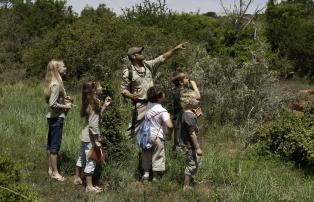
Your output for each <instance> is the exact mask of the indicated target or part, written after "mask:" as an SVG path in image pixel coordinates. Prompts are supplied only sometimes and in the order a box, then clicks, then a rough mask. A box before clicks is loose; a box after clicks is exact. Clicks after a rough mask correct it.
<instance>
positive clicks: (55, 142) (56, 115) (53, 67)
mask: <svg viewBox="0 0 314 202" xmlns="http://www.w3.org/2000/svg"><path fill="white" fill-rule="evenodd" d="M65 73H66V67H65V66H64V63H63V61H60V60H51V61H50V62H49V63H48V65H47V73H46V77H45V81H44V95H45V99H46V102H47V104H48V113H47V115H46V117H47V121H48V127H49V129H48V141H47V152H48V174H49V175H50V177H51V178H53V179H56V180H58V181H64V180H65V178H64V177H63V176H61V175H60V173H59V172H58V165H57V162H58V152H59V150H60V146H61V139H62V129H63V123H64V118H65V116H66V114H67V112H68V111H69V110H70V109H71V102H70V100H72V99H71V98H70V97H69V96H66V92H65V89H64V86H63V81H62V77H61V76H63V75H65Z"/></svg>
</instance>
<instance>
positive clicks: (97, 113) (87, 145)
mask: <svg viewBox="0 0 314 202" xmlns="http://www.w3.org/2000/svg"><path fill="white" fill-rule="evenodd" d="M65 73H66V67H65V65H64V63H63V61H58V60H51V61H50V62H49V63H48V66H47V73H46V77H45V82H44V94H45V98H46V101H47V103H48V105H49V110H48V114H47V116H46V117H47V121H48V126H49V130H48V141H47V153H48V174H49V175H50V177H51V178H53V179H56V180H58V181H64V180H65V178H64V177H63V176H62V175H61V174H60V173H59V172H58V167H57V157H58V152H59V149H60V146H61V139H62V129H63V123H64V118H65V116H66V114H67V113H68V112H69V110H70V109H71V107H72V102H73V100H72V98H71V97H70V96H67V94H66V91H65V89H64V85H63V81H62V76H63V75H64V74H65ZM172 82H173V83H174V84H175V86H176V89H175V91H174V96H173V118H172V119H171V118H170V114H169V113H168V111H167V110H166V109H165V108H164V107H162V105H161V102H162V101H163V100H164V99H165V93H164V92H163V91H162V89H161V88H160V87H159V86H153V87H150V88H149V89H148V91H147V99H148V104H147V107H146V112H145V114H146V116H147V117H149V118H150V121H151V128H150V130H151V140H152V142H153V146H152V148H151V149H148V150H143V151H142V168H143V170H144V174H143V176H142V179H143V180H148V179H149V178H150V171H151V170H152V171H153V178H152V179H153V180H154V181H155V180H157V178H158V176H159V175H160V173H162V172H163V171H165V146H164V140H165V139H166V138H167V136H168V138H170V139H171V134H172V128H174V149H175V150H180V151H184V152H185V155H186V159H187V161H186V167H185V172H184V174H185V177H184V190H187V189H189V185H190V182H191V180H192V179H193V178H194V176H195V174H196V171H197V169H198V167H199V165H200V159H201V155H202V151H201V148H200V144H199V136H198V133H199V131H198V127H197V118H198V116H199V115H200V113H201V112H200V110H199V99H200V93H199V90H198V88H197V86H196V84H195V82H194V81H190V80H189V79H188V76H187V75H186V74H185V73H184V72H183V71H181V70H177V71H176V72H175V73H174V74H173V78H172ZM101 93H102V87H101V85H100V83H99V82H85V83H84V84H83V87H82V104H81V109H80V115H81V117H83V118H85V120H86V121H85V123H84V126H83V128H82V130H81V136H80V139H81V147H80V155H79V158H78V160H77V163H76V175H75V178H74V183H75V184H79V185H81V184H83V180H82V174H83V173H84V175H85V177H86V191H87V192H94V193H99V192H101V191H102V189H101V188H100V187H97V186H94V185H93V183H92V175H93V173H94V171H95V167H96V162H95V161H94V160H91V159H90V158H89V152H90V150H91V149H92V148H100V147H101V144H100V121H101V116H102V114H103V113H104V112H105V111H106V109H107V108H108V106H109V105H110V102H111V98H110V97H109V96H108V97H106V98H105V100H104V101H103V103H102V102H101V101H100V100H99V96H100V95H101ZM165 126H166V127H167V128H168V129H169V130H165ZM167 131H168V134H169V135H166V132H167Z"/></svg>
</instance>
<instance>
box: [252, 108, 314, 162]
mask: <svg viewBox="0 0 314 202" xmlns="http://www.w3.org/2000/svg"><path fill="white" fill-rule="evenodd" d="M253 138H254V141H257V142H258V144H259V145H260V146H261V148H262V151H264V152H268V153H274V154H277V155H279V156H282V157H284V158H287V159H289V160H293V161H295V162H296V163H300V164H313V163H314V114H310V113H307V114H305V116H303V117H301V118H300V117H297V116H295V115H294V114H292V113H290V112H288V111H285V112H283V113H281V114H280V115H279V116H278V117H277V119H276V120H274V121H271V122H268V123H265V124H264V125H262V126H261V127H259V128H258V129H257V130H256V132H255V133H254V136H253Z"/></svg>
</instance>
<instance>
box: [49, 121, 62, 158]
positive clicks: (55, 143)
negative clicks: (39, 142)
mask: <svg viewBox="0 0 314 202" xmlns="http://www.w3.org/2000/svg"><path fill="white" fill-rule="evenodd" d="M47 121H48V126H49V130H48V142H47V150H49V151H50V154H58V152H59V150H60V147H61V139H62V129H63V122H64V118H63V117H55V118H47Z"/></svg>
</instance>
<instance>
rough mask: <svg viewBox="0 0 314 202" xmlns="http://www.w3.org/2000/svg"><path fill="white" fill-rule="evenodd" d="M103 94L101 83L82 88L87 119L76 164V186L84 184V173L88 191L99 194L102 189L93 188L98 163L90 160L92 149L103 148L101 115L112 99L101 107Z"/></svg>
mask: <svg viewBox="0 0 314 202" xmlns="http://www.w3.org/2000/svg"><path fill="white" fill-rule="evenodd" d="M101 93H102V87H101V85H100V83H99V82H86V83H84V84H83V88H82V106H81V117H84V118H85V120H86V121H85V124H84V127H83V129H82V131H81V149H80V156H79V158H78V160H77V163H76V174H75V178H74V184H82V178H81V175H82V171H84V174H85V176H86V191H87V192H94V193H99V192H101V191H102V189H101V188H99V187H97V186H93V183H92V175H93V173H94V171H95V167H96V162H95V161H94V160H91V159H89V158H88V153H89V151H90V150H91V149H92V148H98V147H101V144H100V142H99V141H100V121H101V114H102V113H103V112H104V111H105V110H106V109H107V107H108V106H109V104H110V101H111V98H110V97H109V96H107V97H106V98H105V101H104V103H103V105H102V106H101V104H100V100H99V99H98V97H99V96H100V95H101Z"/></svg>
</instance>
